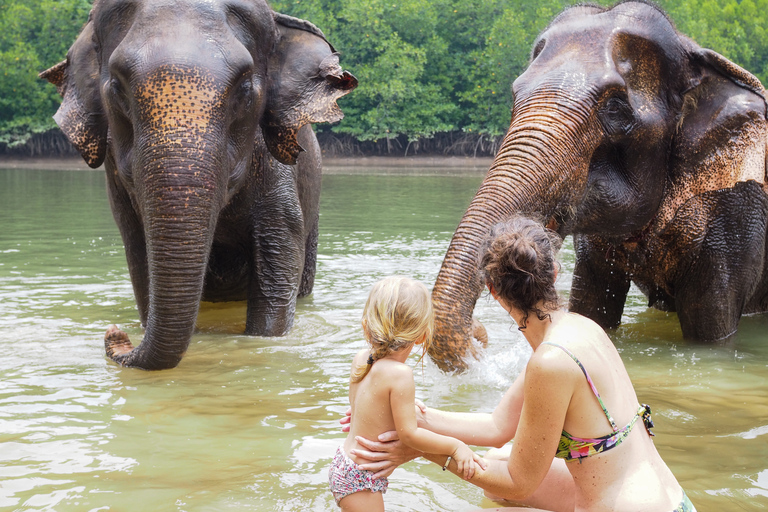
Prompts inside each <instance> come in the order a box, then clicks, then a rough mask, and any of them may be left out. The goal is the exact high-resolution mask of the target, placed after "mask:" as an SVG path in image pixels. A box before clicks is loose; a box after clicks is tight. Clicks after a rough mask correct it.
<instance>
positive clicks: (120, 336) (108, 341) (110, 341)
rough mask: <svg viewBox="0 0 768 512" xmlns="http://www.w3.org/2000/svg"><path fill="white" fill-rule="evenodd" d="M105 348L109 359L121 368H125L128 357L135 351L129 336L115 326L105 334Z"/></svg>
mask: <svg viewBox="0 0 768 512" xmlns="http://www.w3.org/2000/svg"><path fill="white" fill-rule="evenodd" d="M104 348H105V349H106V351H107V357H109V358H110V359H112V360H113V361H114V362H116V363H117V364H119V365H120V366H125V359H126V356H127V355H128V354H129V353H131V352H132V351H133V349H134V347H133V343H131V340H130V338H129V337H128V335H127V334H126V333H124V332H123V331H121V330H120V329H119V328H118V327H117V326H116V325H114V324H113V325H110V326H109V327H108V328H107V332H106V334H104Z"/></svg>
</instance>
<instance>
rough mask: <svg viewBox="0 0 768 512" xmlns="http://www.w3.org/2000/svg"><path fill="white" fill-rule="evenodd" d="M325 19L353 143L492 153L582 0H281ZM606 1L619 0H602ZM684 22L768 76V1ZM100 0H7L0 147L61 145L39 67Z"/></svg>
mask: <svg viewBox="0 0 768 512" xmlns="http://www.w3.org/2000/svg"><path fill="white" fill-rule="evenodd" d="M271 3H272V5H273V7H274V8H275V9H276V10H279V11H281V12H284V13H286V14H291V15H293V16H297V17H301V18H304V19H308V20H310V21H312V22H314V23H315V24H316V25H318V26H319V27H320V28H321V29H323V31H324V32H325V34H326V35H327V36H328V38H329V40H330V41H331V42H332V43H333V44H334V46H335V47H336V48H337V49H338V50H339V51H340V52H341V53H342V62H343V65H344V67H345V68H346V69H349V70H351V71H352V72H353V73H354V74H355V75H356V76H357V77H358V78H359V79H360V87H359V88H358V89H357V90H356V91H355V92H354V93H352V94H350V95H349V96H347V97H345V98H344V99H343V100H341V102H342V107H343V109H344V111H345V113H346V118H345V119H344V120H343V121H342V122H341V123H339V124H337V125H333V126H321V127H318V131H319V135H320V137H321V140H322V141H323V143H324V145H325V147H326V148H327V149H328V150H330V151H334V150H335V151H337V152H342V153H350V152H356V151H365V152H367V153H376V152H379V153H392V154H403V153H405V152H408V153H409V154H413V153H414V152H425V151H430V152H436V151H439V152H445V153H453V154H475V153H482V154H489V153H493V152H494V151H495V149H496V144H497V141H498V137H499V135H501V134H502V133H503V132H504V130H505V129H506V126H507V124H508V122H509V109H510V105H511V93H510V83H511V82H512V80H513V79H514V78H515V77H516V76H517V75H518V74H519V73H520V72H521V71H522V70H523V69H524V68H525V66H526V64H527V61H528V55H529V49H530V45H531V42H532V41H533V39H534V37H535V36H536V34H537V33H538V32H539V31H540V30H541V29H543V28H544V27H545V26H546V24H547V23H548V21H549V20H550V19H551V18H552V16H553V15H555V14H556V13H558V12H559V11H560V10H561V9H562V8H563V7H565V6H566V5H569V4H572V3H575V1H574V0H537V1H535V2H531V1H529V0H430V1H429V2H425V1H424V0H273V1H272V2H271ZM600 3H602V4H609V3H613V2H608V1H605V0H602V1H601V2H600ZM658 3H659V4H660V5H661V6H662V7H664V8H665V9H666V10H667V12H668V13H669V14H670V17H671V18H672V19H673V20H674V21H675V23H676V24H677V27H678V29H679V30H680V31H681V32H683V33H685V34H688V35H689V36H691V37H692V38H693V39H694V40H696V41H697V42H698V43H699V44H700V45H702V46H705V47H708V48H712V49H714V50H716V51H718V52H720V53H721V54H723V55H725V56H726V57H728V58H729V59H731V60H733V61H734V62H736V63H738V64H740V65H741V66H743V67H745V68H746V69H748V70H750V71H751V72H752V73H754V74H755V75H757V76H758V77H759V78H760V79H761V80H762V81H763V83H768V37H766V36H767V35H768V34H766V30H768V23H766V22H767V21H768V19H767V18H768V0H684V1H681V0H660V1H659V2H658ZM90 4H91V1H89V0H0V69H2V72H0V152H3V151H5V152H9V151H14V150H15V151H22V152H25V153H27V154H34V153H41V152H52V151H57V150H60V149H61V148H62V147H63V146H62V142H61V137H60V136H59V134H58V133H57V131H56V130H52V128H53V127H54V123H53V121H52V119H51V116H52V114H53V113H54V112H55V110H56V108H57V104H58V101H59V98H58V95H57V93H56V91H55V88H54V87H52V86H50V85H48V84H47V83H45V82H43V81H41V80H39V79H38V78H37V73H38V72H39V71H41V70H43V69H46V68H47V67H49V66H52V65H53V64H55V63H57V62H59V61H60V60H62V59H63V58H64V56H65V55H66V51H67V48H68V47H69V45H70V44H71V42H72V41H74V39H75V37H76V35H77V33H78V32H79V30H80V28H81V27H82V25H83V23H84V22H85V20H86V18H87V15H88V11H89V9H90Z"/></svg>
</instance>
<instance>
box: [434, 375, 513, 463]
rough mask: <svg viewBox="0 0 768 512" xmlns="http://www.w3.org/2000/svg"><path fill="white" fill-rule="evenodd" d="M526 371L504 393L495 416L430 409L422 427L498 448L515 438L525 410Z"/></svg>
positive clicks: (469, 441) (471, 442)
mask: <svg viewBox="0 0 768 512" xmlns="http://www.w3.org/2000/svg"><path fill="white" fill-rule="evenodd" d="M524 381H525V370H523V372H522V373H521V374H520V375H518V377H517V379H515V382H513V383H512V386H510V388H509V389H508V390H507V391H506V393H504V396H503V397H502V399H501V401H500V402H499V405H497V406H496V409H494V411H493V413H491V414H487V413H471V412H449V411H440V410H437V409H432V408H427V410H426V412H424V413H423V414H420V415H419V416H420V417H419V426H420V427H423V428H426V429H427V430H431V431H432V432H436V433H438V434H442V435H445V436H450V437H454V438H456V439H459V440H461V441H463V442H465V443H467V444H471V445H475V446H495V447H497V448H499V447H501V446H503V445H504V444H506V443H508V442H509V441H511V440H512V439H513V438H514V437H515V432H516V431H517V425H518V423H519V421H520V413H521V411H522V408H523V382H524Z"/></svg>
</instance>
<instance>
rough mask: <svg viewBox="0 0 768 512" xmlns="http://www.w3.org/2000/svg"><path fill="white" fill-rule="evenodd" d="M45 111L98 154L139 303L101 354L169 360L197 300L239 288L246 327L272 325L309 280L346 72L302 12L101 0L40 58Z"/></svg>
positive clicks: (348, 82) (143, 362)
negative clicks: (322, 145) (325, 166)
mask: <svg viewBox="0 0 768 512" xmlns="http://www.w3.org/2000/svg"><path fill="white" fill-rule="evenodd" d="M41 76H43V77H44V78H46V79H48V80H49V81H50V82H52V83H54V84H55V85H56V86H57V87H58V89H59V92H60V93H61V94H62V96H63V101H62V105H61V107H60V108H59V111H58V112H57V113H56V116H55V119H56V121H57V123H58V124H59V126H60V127H61V128H62V130H63V131H64V133H65V134H66V135H67V136H68V137H69V139H70V140H71V141H72V142H73V144H74V145H75V147H77V149H79V150H80V152H81V154H82V155H83V158H84V159H85V160H86V162H87V163H88V164H89V165H90V166H91V167H98V166H100V165H101V164H102V163H104V167H105V170H106V174H107V188H108V192H109V198H110V203H111V206H112V212H113V215H114V217H115V220H116V222H117V225H118V228H119V229H120V233H121V235H122V238H123V243H124V245H125V250H126V256H127V260H128V269H129V272H130V275H131V281H132V283H133V289H134V295H135V297H136V302H137V306H138V310H139V316H140V318H141V322H142V324H143V325H144V326H145V328H146V331H145V335H144V339H143V340H142V342H141V344H140V345H138V347H134V346H133V344H132V343H131V342H130V341H129V339H128V336H127V335H125V334H124V333H123V332H122V331H120V330H118V329H117V328H116V327H114V326H113V327H110V329H109V330H108V331H107V335H106V337H105V347H106V351H107V355H108V356H109V357H111V358H112V359H114V360H115V361H116V362H118V363H119V364H121V365H124V366H133V367H138V368H142V369H163V368H172V367H174V366H176V365H177V364H178V363H179V361H180V360H181V358H182V356H183V355H184V353H185V351H186V350H187V347H188V346H189V343H190V339H191V336H192V333H193V330H194V327H195V321H196V318H197V313H198V308H199V304H200V301H201V300H210V301H226V300H247V301H248V309H247V320H246V332H247V333H248V334H254V335H263V336H280V335H283V334H285V333H286V332H287V331H288V330H289V329H290V328H291V325H292V323H293V315H294V311H295V306H296V298H297V297H299V296H302V295H306V294H308V293H310V292H311V290H312V285H313V280H314V273H315V261H316V250H317V229H318V215H319V214H318V207H319V196H320V172H321V169H320V151H319V148H318V146H317V140H316V138H315V136H314V133H313V131H312V129H311V127H310V126H309V125H310V123H315V122H333V121H338V120H339V119H341V118H342V113H341V110H340V109H339V107H338V106H337V105H336V100H337V99H338V98H339V97H341V96H343V95H345V94H347V93H348V92H349V91H351V90H352V89H354V88H355V87H356V85H357V80H356V79H355V78H354V77H353V76H352V75H350V74H349V73H347V72H345V71H343V70H342V69H341V67H340V66H339V60H338V54H337V53H336V52H335V50H334V49H333V47H332V46H331V45H330V43H328V42H327V40H326V39H325V36H324V35H323V34H322V32H320V30H319V29H317V28H316V27H315V26H314V25H312V24H310V23H308V22H306V21H303V20H298V19H295V18H291V17H288V16H284V15H281V14H276V13H274V12H273V11H272V10H271V9H270V8H269V6H268V5H267V4H266V3H265V2H264V1H263V0H250V1H245V0H243V1H237V2H231V1H225V0H212V1H207V2H198V1H195V0H174V1H166V0H161V1H151V2H150V1H143V2H142V1H137V2H122V1H119V0H99V1H98V2H95V4H94V7H93V10H92V11H91V14H90V18H89V21H88V23H87V24H86V26H85V28H84V29H83V31H82V32H81V34H80V36H79V37H78V39H77V40H76V41H75V43H74V44H73V45H72V47H71V48H70V50H69V53H68V55H67V60H66V61H64V62H62V63H60V64H58V65H57V66H54V67H53V68H51V69H49V70H47V71H45V72H44V73H42V75H41Z"/></svg>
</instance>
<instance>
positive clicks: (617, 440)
mask: <svg viewBox="0 0 768 512" xmlns="http://www.w3.org/2000/svg"><path fill="white" fill-rule="evenodd" d="M543 343H546V344H547V345H552V346H553V347H558V348H559V349H561V350H563V352H565V353H566V354H568V355H569V356H571V359H573V360H574V361H576V364H578V365H579V368H581V371H582V372H583V373H584V376H585V377H586V378H587V382H588V383H589V387H590V388H592V392H593V393H594V394H595V396H596V397H597V401H598V402H600V407H601V408H602V409H603V413H605V417H606V418H607V419H608V421H609V422H610V424H611V428H612V429H613V433H612V434H608V435H606V436H603V437H597V438H594V439H584V438H581V437H574V436H572V435H571V434H569V433H568V432H566V431H565V430H563V433H562V434H561V435H560V443H559V444H558V445H557V453H555V457H557V458H559V459H565V460H574V459H582V458H584V457H590V456H592V455H597V454H598V453H602V452H605V451H608V450H610V449H611V448H615V447H617V446H619V445H620V444H621V442H622V441H624V439H626V438H627V436H628V435H629V433H630V432H632V427H634V426H635V423H636V422H637V419H638V418H642V419H643V424H644V425H645V429H646V430H647V431H648V434H649V435H654V434H653V432H651V428H653V421H652V420H651V408H650V406H648V405H646V404H643V405H640V406H639V408H638V409H637V414H635V416H634V417H633V418H632V420H631V421H630V422H629V423H628V424H627V425H626V426H625V427H624V428H617V427H616V422H615V421H613V418H612V417H611V415H610V414H609V413H608V409H606V408H605V404H604V403H603V399H602V398H600V393H598V392H597V389H596V388H595V385H594V383H593V382H592V379H591V378H590V376H589V373H587V369H586V368H584V365H583V364H581V361H579V360H578V359H577V358H576V356H575V355H573V353H572V352H571V351H570V350H568V349H567V348H565V347H563V346H562V345H558V344H557V343H552V342H550V341H545V342H543ZM579 462H581V461H579Z"/></svg>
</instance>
